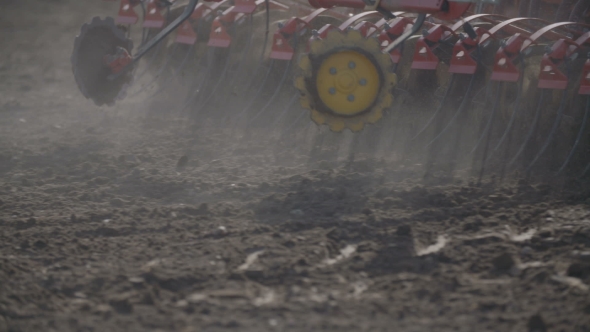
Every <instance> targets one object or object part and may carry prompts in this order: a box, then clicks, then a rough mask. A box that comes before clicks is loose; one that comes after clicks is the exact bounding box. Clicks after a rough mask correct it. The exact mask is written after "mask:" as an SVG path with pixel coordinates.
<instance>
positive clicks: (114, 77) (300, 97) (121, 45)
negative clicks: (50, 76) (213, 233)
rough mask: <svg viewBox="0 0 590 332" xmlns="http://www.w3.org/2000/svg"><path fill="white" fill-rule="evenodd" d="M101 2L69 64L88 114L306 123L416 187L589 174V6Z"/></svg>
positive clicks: (499, 1) (353, 0)
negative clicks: (158, 106) (107, 10)
mask: <svg viewBox="0 0 590 332" xmlns="http://www.w3.org/2000/svg"><path fill="white" fill-rule="evenodd" d="M109 1H113V2H114V3H116V4H118V5H119V11H118V14H117V16H116V17H114V18H105V19H101V18H98V17H96V18H94V19H93V20H92V21H91V22H90V23H88V24H85V25H84V26H83V27H82V30H81V32H80V34H79V36H77V37H76V40H75V46H74V52H73V55H72V66H73V72H74V76H75V79H76V82H77V83H78V86H79V88H80V90H81V92H82V93H83V95H84V96H85V97H86V98H88V99H91V100H93V101H94V102H95V103H96V104H97V105H99V106H100V105H113V104H114V103H115V102H116V101H117V100H120V99H123V98H125V97H132V96H142V98H147V99H151V98H171V99H172V100H175V101H179V100H180V101H181V102H180V105H179V106H178V107H179V108H180V109H182V110H184V111H187V112H188V113H190V114H191V116H194V117H195V118H196V119H199V121H201V120H203V121H204V119H207V120H213V121H217V122H218V123H220V124H223V125H225V126H226V127H227V125H228V124H229V127H230V128H233V129H236V128H238V127H240V128H249V127H252V126H258V127H268V128H277V127H278V124H281V125H282V126H281V128H283V129H281V130H282V131H283V132H288V131H290V130H293V129H296V128H298V127H301V126H302V125H301V123H305V121H306V119H311V121H313V123H315V124H317V125H320V126H326V127H327V128H329V129H330V131H332V132H342V131H344V130H347V129H348V130H349V131H352V132H361V131H362V133H359V134H357V135H356V137H355V138H354V140H355V142H356V143H355V144H356V146H360V148H361V149H362V148H363V147H364V148H367V149H372V150H375V149H380V150H381V151H382V153H386V154H388V155H390V156H395V157H396V158H398V159H400V160H404V161H405V162H406V163H408V162H410V163H414V164H421V165H424V167H425V168H426V174H427V175H428V174H433V173H435V172H437V171H440V170H442V171H448V172H453V171H455V169H456V168H458V167H459V165H464V164H465V163H469V164H470V165H471V170H472V172H473V174H474V175H476V176H478V177H479V179H480V180H481V178H482V177H483V176H484V174H485V173H486V171H489V172H490V173H492V172H491V170H494V173H496V174H499V175H500V176H502V177H503V176H504V175H505V174H507V173H508V172H514V171H518V172H520V173H521V174H527V175H531V174H532V173H531V172H532V171H535V174H537V176H542V177H546V176H559V175H564V174H567V175H571V176H575V177H581V176H585V175H589V174H590V157H589V153H588V152H589V149H590V128H589V126H588V122H589V119H588V117H589V116H590V25H589V24H588V22H589V21H590V3H589V2H588V1H585V0H574V1H572V0H563V1H556V0H551V1H549V0H545V1H542V0H528V1H526V0H521V1H505V0H483V1H482V0H480V1H477V0H474V1H467V0H460V1H447V0H420V1H417V0H309V3H304V2H298V1H297V0H284V1H283V0H233V1H230V0H217V1H204V2H203V1H201V2H199V1H198V0H190V1H179V0H177V1H171V0H109ZM134 44H135V45H138V47H137V49H134V47H133V45H134ZM297 104H299V105H300V107H298V106H297ZM301 108H303V110H302V109H301ZM370 124H374V125H372V126H367V125H370ZM363 129H364V130H363ZM359 135H360V136H359Z"/></svg>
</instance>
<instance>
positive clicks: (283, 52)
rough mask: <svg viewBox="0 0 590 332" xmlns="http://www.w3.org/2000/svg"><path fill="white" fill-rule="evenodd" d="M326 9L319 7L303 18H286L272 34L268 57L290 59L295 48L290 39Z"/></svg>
mask: <svg viewBox="0 0 590 332" xmlns="http://www.w3.org/2000/svg"><path fill="white" fill-rule="evenodd" d="M326 11H327V9H326V8H319V9H316V10H314V11H313V12H312V13H310V14H309V15H307V16H305V17H303V18H299V17H292V18H290V19H289V20H287V21H286V22H285V23H284V24H283V26H282V27H281V28H279V30H277V31H275V33H274V34H273V41H272V47H271V51H270V58H271V59H274V60H286V61H290V60H292V59H293V55H294V54H295V50H294V49H293V45H291V40H293V39H294V37H295V36H296V35H300V34H301V32H302V30H304V29H307V28H311V22H312V21H313V20H315V19H316V18H317V17H319V16H320V15H321V14H323V13H324V12H326Z"/></svg>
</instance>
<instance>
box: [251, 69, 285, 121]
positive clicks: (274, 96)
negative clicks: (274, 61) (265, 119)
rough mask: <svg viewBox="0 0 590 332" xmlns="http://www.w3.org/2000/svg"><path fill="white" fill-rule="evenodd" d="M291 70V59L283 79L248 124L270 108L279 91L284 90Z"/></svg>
mask: <svg viewBox="0 0 590 332" xmlns="http://www.w3.org/2000/svg"><path fill="white" fill-rule="evenodd" d="M290 72H291V61H289V63H288V64H287V68H285V70H284V71H283V76H281V80H280V81H279V84H278V85H277V88H276V89H275V91H274V93H273V94H272V96H271V97H270V98H269V99H268V101H267V102H266V104H265V105H264V107H262V108H261V109H260V111H259V112H257V113H256V114H255V115H254V116H253V117H252V119H250V121H248V123H247V126H249V125H250V124H252V122H253V121H254V120H256V119H258V117H260V116H261V115H262V114H263V113H264V112H265V111H266V110H267V109H268V108H269V106H270V105H271V104H272V103H273V102H274V101H275V99H276V97H277V96H278V95H279V92H280V91H281V90H282V88H283V85H284V84H285V81H286V80H287V76H288V74H289V73H290Z"/></svg>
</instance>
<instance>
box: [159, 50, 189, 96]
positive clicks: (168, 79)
mask: <svg viewBox="0 0 590 332" xmlns="http://www.w3.org/2000/svg"><path fill="white" fill-rule="evenodd" d="M196 48H197V46H195V45H193V46H192V47H191V48H189V50H188V51H187V52H186V54H185V56H184V58H183V59H182V61H181V62H180V64H179V65H178V67H177V68H176V70H174V69H172V75H170V76H169V77H168V78H166V80H165V81H164V82H163V83H161V84H160V86H159V87H158V90H156V91H155V92H154V93H152V94H150V98H154V97H155V96H157V95H159V94H160V93H161V92H162V91H164V89H165V88H166V87H167V86H168V84H169V83H170V82H172V80H174V79H175V78H176V77H177V76H178V75H179V74H180V73H181V72H182V69H183V68H184V66H185V65H186V64H187V62H188V59H189V58H190V57H191V56H192V54H193V52H194V50H195V49H196Z"/></svg>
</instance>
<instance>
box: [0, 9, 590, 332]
mask: <svg viewBox="0 0 590 332" xmlns="http://www.w3.org/2000/svg"><path fill="white" fill-rule="evenodd" d="M116 7H117V5H116V3H114V2H103V1H98V0H92V1H90V0H85V1H73V0H21V1H16V0H2V1H0V332H3V331H11V332H12V331H13V332H16V331H107V330H109V331H186V332H188V331H231V330H233V331H251V332H254V331H256V332H259V331H392V330H396V331H589V330H590V300H589V297H588V291H589V288H588V287H589V286H588V285H589V284H590V208H589V207H588V197H589V196H588V190H587V189H588V186H587V185H586V183H585V182H583V181H581V180H577V179H576V180H572V179H568V178H564V177H562V178H559V179H556V180H551V181H541V180H542V179H541V178H542V177H543V174H546V173H543V172H541V173H538V174H537V175H535V176H532V177H531V178H526V177H525V176H524V174H519V173H518V172H516V173H515V174H513V173H510V174H507V175H506V176H505V177H504V178H503V179H502V181H500V179H499V170H500V168H499V167H500V166H501V165H500V164H497V165H496V164H491V165H489V167H490V168H488V169H486V170H485V174H484V176H483V178H482V180H481V181H479V179H478V175H479V170H480V168H479V166H478V164H477V162H474V160H475V159H476V158H475V157H473V155H469V154H468V151H467V150H468V149H467V148H464V147H461V151H462V155H465V156H467V157H465V158H463V159H461V160H460V162H458V163H454V162H450V161H449V160H451V159H450V157H449V156H451V155H452V153H453V149H450V148H448V146H449V145H444V146H445V147H444V148H443V147H439V148H436V147H435V148H431V149H430V151H429V150H428V149H424V150H422V149H421V150H420V151H417V150H416V149H415V147H417V146H420V147H423V146H424V145H425V144H427V143H428V141H429V139H431V138H432V137H431V136H428V137H420V138H419V139H417V141H418V142H419V143H416V141H413V142H414V143H412V144H415V145H413V147H414V148H411V147H408V145H407V144H406V143H408V138H409V137H411V136H413V135H411V134H412V133H413V134H414V135H415V134H416V129H417V128H412V130H413V131H411V130H410V129H409V127H406V129H407V130H406V131H403V130H401V129H400V131H396V132H393V131H391V130H388V129H387V128H388V126H393V125H395V124H396V121H400V122H401V125H400V123H398V128H402V127H405V125H404V123H405V122H403V121H406V120H407V121H410V120H408V117H409V115H407V114H400V116H399V117H392V116H390V117H386V118H385V119H384V120H383V123H382V124H376V125H373V126H368V127H367V128H365V132H363V133H362V134H358V135H356V136H355V134H352V133H350V132H344V133H341V134H337V133H332V132H330V131H329V130H328V129H327V128H325V127H318V126H316V125H315V124H312V123H311V121H310V120H309V115H308V114H307V113H305V115H304V116H303V118H301V116H300V114H301V112H304V110H302V109H300V108H298V106H294V107H292V108H289V109H288V112H287V113H285V114H286V115H285V116H284V118H283V119H282V120H281V121H278V120H276V118H273V117H270V116H268V115H267V114H266V113H264V114H258V112H257V110H260V109H262V108H265V107H267V108H268V107H270V111H269V112H276V113H280V112H283V111H284V110H285V109H286V106H287V105H288V104H289V103H290V102H291V99H292V98H293V97H292V96H293V93H292V90H288V91H287V89H286V88H285V89H283V90H284V91H281V92H279V94H278V95H277V96H273V92H272V91H263V92H260V97H259V98H257V99H256V100H252V99H251V97H252V96H253V94H254V93H255V92H256V90H257V89H256V88H252V86H250V87H248V88H250V89H253V91H252V90H244V89H245V87H244V86H245V85H247V84H248V82H249V81H248V77H244V76H245V75H244V74H242V75H241V77H240V78H237V79H236V80H235V81H232V82H233V83H231V84H230V83H227V82H226V81H224V82H222V83H220V84H217V81H216V80H215V78H214V76H215V75H221V72H222V70H223V67H221V71H217V72H214V73H209V75H211V77H210V78H209V81H208V83H206V84H203V86H202V87H201V89H203V91H204V92H203V93H202V94H199V95H197V96H196V97H195V98H196V101H200V102H205V101H206V104H207V106H206V107H198V106H195V105H196V104H198V103H197V102H196V101H195V103H194V104H190V105H188V106H187V105H186V96H187V94H189V95H190V94H191V93H194V92H193V91H188V89H187V90H185V89H186V87H187V85H186V84H184V83H186V82H188V81H190V80H191V79H199V78H202V75H204V72H203V71H200V72H195V73H194V75H193V73H188V72H187V73H183V76H182V80H177V79H173V80H170V81H169V82H170V87H171V89H170V91H167V92H158V89H159V86H158V84H157V83H156V84H152V83H150V82H151V79H152V78H154V77H156V76H162V77H165V76H166V75H169V73H158V68H161V67H158V66H155V65H154V66H153V67H154V68H156V69H154V70H152V71H148V72H146V73H145V75H144V77H143V78H141V79H139V80H137V81H136V82H135V84H134V85H133V86H131V87H129V89H128V91H127V94H128V98H126V99H125V100H124V101H120V102H119V101H118V102H117V103H116V105H115V106H113V107H97V106H95V105H94V104H92V102H91V101H88V100H86V99H85V98H84V97H83V96H82V95H81V94H80V93H79V91H78V87H77V86H76V83H75V82H74V79H73V76H72V70H71V63H70V55H71V52H72V45H73V40H74V38H75V36H76V34H78V32H79V29H80V26H81V25H82V24H83V23H85V22H88V21H89V20H90V19H91V18H92V17H94V16H102V17H105V16H107V15H114V14H116ZM276 19H279V18H276ZM255 39H263V38H262V37H260V36H257V37H256V38H255ZM253 42H259V41H253ZM167 47H168V46H167ZM177 51H178V54H182V53H181V52H180V51H181V50H177ZM179 57H180V58H179V59H176V60H175V61H177V60H179V61H182V55H179ZM252 57H253V58H257V57H258V55H257V54H253V55H252ZM154 58H155V60H153V62H154V64H157V63H159V64H162V63H163V62H165V61H166V59H165V58H164V57H160V58H158V57H157V56H155V57H154ZM209 59H210V60H211V61H212V60H215V59H216V57H215V54H213V56H212V57H210V58H209ZM236 61H238V60H236ZM177 63H178V62H174V64H177ZM174 64H173V65H166V66H168V67H173V66H174ZM194 66H198V64H193V67H191V68H196V67H194ZM201 66H205V67H206V66H213V67H212V68H214V69H215V70H217V69H219V68H220V67H215V64H214V63H204V64H201ZM142 68H145V67H140V68H138V72H142V71H143V70H144V69H142ZM250 69H252V68H250ZM283 69H284V70H287V68H283ZM234 70H235V68H234V67H230V68H229V69H228V72H227V73H225V74H224V75H232V74H236V72H235V71H234ZM238 70H243V69H239V68H238ZM281 74H282V72H281V71H278V74H277V73H276V72H275V73H273V74H272V77H270V78H269V80H274V81H272V82H277V84H278V83H279V82H281V80H282V76H281ZM246 76H247V75H246ZM412 79H413V80H415V81H416V82H424V81H427V80H428V78H421V77H415V78H412ZM183 82H184V83H183ZM236 83H237V84H236ZM145 84H148V86H145ZM286 84H292V82H291V81H288V82H287V83H286ZM457 84H464V82H459V83H457ZM252 85H253V84H252ZM144 86H145V87H144ZM425 89H430V90H428V91H429V93H432V94H433V95H436V96H438V97H437V98H438V99H435V100H434V101H436V100H440V99H441V98H442V96H441V90H440V89H439V88H436V87H432V86H431V87H427V86H425ZM212 91H214V92H215V93H217V96H219V95H220V94H222V93H223V94H224V95H225V96H232V95H233V96H236V95H237V96H244V97H241V98H239V99H235V98H234V99H231V98H229V99H226V98H223V97H216V95H212V94H211V92H212ZM399 93H400V98H408V97H407V96H406V97H404V92H403V91H401V92H399ZM209 96H212V97H209ZM208 98H210V99H211V100H208ZM271 99H272V103H270V106H266V104H267V103H268V101H269V100H271ZM434 101H433V104H432V105H424V104H412V103H411V99H408V102H406V103H405V104H404V103H402V105H404V107H406V109H407V110H408V112H409V111H410V110H411V111H420V110H422V111H423V112H426V111H427V110H433V109H435V108H436V107H435V106H433V105H435V103H434ZM429 102H430V101H427V102H426V101H425V102H424V103H425V104H428V103H429ZM454 102H455V103H456V104H455V105H458V104H460V103H461V99H456V100H454ZM412 105H417V106H412ZM222 106H223V108H222ZM433 107H434V108H433ZM245 108H247V109H248V110H247V112H243V111H244V109H245ZM400 112H401V111H400ZM402 113H403V112H402ZM429 114H431V113H429ZM450 114H451V116H452V114H453V113H450ZM421 116H422V115H421ZM424 118H425V120H426V119H428V118H429V116H426V115H424ZM301 119H302V120H301ZM422 123H425V122H422ZM373 129H374V130H373ZM372 130H373V131H372ZM428 134H429V135H431V133H430V132H428ZM465 135H466V136H463V137H462V138H461V142H464V141H465V140H467V139H470V140H471V143H473V137H476V139H477V137H478V136H477V135H475V136H469V134H465ZM452 137H455V136H452ZM468 137H471V138H468ZM449 142H452V140H451V139H449V140H446V141H445V144H448V143H449ZM441 146H442V145H441ZM451 146H452V144H451ZM471 146H472V145H471ZM433 149H434V150H436V151H434V152H436V153H434V152H433ZM429 152H430V153H429ZM476 155H477V156H480V155H479V154H476ZM429 156H430V157H432V156H436V158H437V159H436V161H435V162H432V160H430V159H428V158H430V157H429ZM429 160H430V162H432V165H435V166H436V167H435V166H433V167H434V168H433V169H432V172H430V174H428V176H426V177H425V174H426V173H427V167H426V166H428V163H429ZM474 165H475V166H474ZM478 182H479V183H478Z"/></svg>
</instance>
